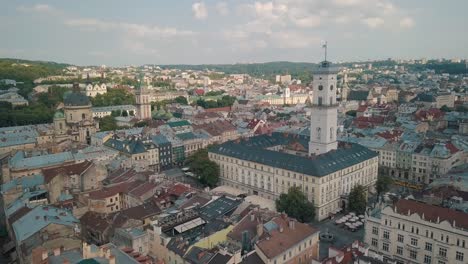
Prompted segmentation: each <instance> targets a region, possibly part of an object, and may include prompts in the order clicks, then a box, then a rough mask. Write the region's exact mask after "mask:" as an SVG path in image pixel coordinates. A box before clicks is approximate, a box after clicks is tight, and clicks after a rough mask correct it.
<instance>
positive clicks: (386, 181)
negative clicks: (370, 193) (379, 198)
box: [376, 176, 393, 195]
mask: <svg viewBox="0 0 468 264" xmlns="http://www.w3.org/2000/svg"><path fill="white" fill-rule="evenodd" d="M392 184H393V179H392V178H391V177H389V176H379V177H378V178H377V183H376V190H377V195H380V194H381V193H384V192H388V190H390V185H392Z"/></svg>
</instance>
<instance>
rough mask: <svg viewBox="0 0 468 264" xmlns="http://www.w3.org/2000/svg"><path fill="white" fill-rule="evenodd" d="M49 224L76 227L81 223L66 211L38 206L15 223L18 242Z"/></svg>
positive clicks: (14, 227)
mask: <svg viewBox="0 0 468 264" xmlns="http://www.w3.org/2000/svg"><path fill="white" fill-rule="evenodd" d="M49 224H57V225H67V226H70V227H75V225H78V224H79V221H78V219H76V218H75V217H74V216H73V215H72V214H71V213H70V212H68V211H66V210H63V209H60V208H56V207H52V206H38V207H36V208H34V209H32V210H31V211H29V212H28V213H27V214H26V215H24V216H23V217H21V218H20V219H18V220H16V221H15V222H14V223H13V225H12V226H13V230H14V232H15V236H16V241H18V242H21V241H24V240H26V239H28V238H29V237H31V236H32V235H34V234H35V233H37V232H39V231H40V230H41V229H43V228H45V227H46V226H48V225H49Z"/></svg>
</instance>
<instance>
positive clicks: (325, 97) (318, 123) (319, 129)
mask: <svg viewBox="0 0 468 264" xmlns="http://www.w3.org/2000/svg"><path fill="white" fill-rule="evenodd" d="M324 48H325V60H324V61H322V62H321V63H320V65H319V67H318V68H317V69H315V70H314V71H313V72H312V74H313V81H312V87H313V100H312V105H311V107H312V111H311V116H310V141H309V155H320V154H323V153H327V152H329V151H330V150H334V149H337V147H338V142H337V141H336V128H337V125H338V104H337V103H336V75H337V73H338V72H339V69H338V68H337V67H333V66H332V64H331V62H329V61H327V60H326V49H327V44H325V45H324Z"/></svg>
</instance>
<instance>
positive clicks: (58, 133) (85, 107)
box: [54, 83, 99, 144]
mask: <svg viewBox="0 0 468 264" xmlns="http://www.w3.org/2000/svg"><path fill="white" fill-rule="evenodd" d="M91 108H92V105H91V101H90V100H89V97H88V96H86V95H85V94H83V93H82V92H81V91H80V88H79V85H78V83H75V84H73V91H72V92H71V93H68V94H65V98H64V105H63V108H61V109H59V110H57V112H55V114H54V130H55V135H54V136H55V142H56V143H59V142H62V141H65V140H71V141H75V142H80V143H86V144H90V143H91V136H92V135H94V134H95V133H96V131H97V130H98V129H99V123H98V122H96V121H95V120H94V119H93V112H92V109H91Z"/></svg>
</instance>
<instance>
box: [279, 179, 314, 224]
mask: <svg viewBox="0 0 468 264" xmlns="http://www.w3.org/2000/svg"><path fill="white" fill-rule="evenodd" d="M275 204H276V210H277V211H278V212H285V213H286V214H288V216H291V217H294V218H296V219H297V220H298V221H301V222H310V221H312V220H314V217H315V208H314V205H313V204H312V203H311V202H309V201H308V200H307V197H306V196H305V194H304V193H303V192H302V191H301V189H300V187H291V188H289V190H288V193H287V194H286V193H282V194H281V195H280V197H279V198H278V199H277V200H276V201H275Z"/></svg>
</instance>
